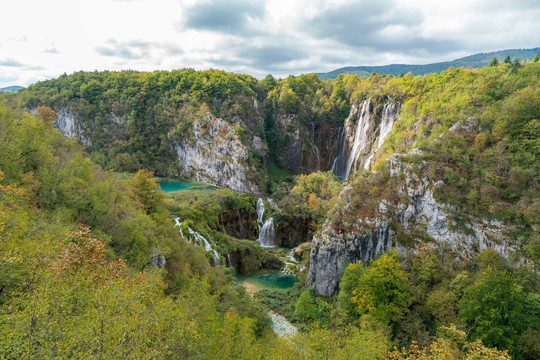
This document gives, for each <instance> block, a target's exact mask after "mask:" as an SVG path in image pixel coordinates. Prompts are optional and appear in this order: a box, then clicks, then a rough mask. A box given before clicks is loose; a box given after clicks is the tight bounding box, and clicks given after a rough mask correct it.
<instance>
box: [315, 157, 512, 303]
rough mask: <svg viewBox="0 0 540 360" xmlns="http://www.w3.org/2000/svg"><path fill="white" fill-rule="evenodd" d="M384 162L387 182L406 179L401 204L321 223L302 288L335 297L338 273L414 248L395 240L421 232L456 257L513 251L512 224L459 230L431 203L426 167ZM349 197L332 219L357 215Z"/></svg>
mask: <svg viewBox="0 0 540 360" xmlns="http://www.w3.org/2000/svg"><path fill="white" fill-rule="evenodd" d="M418 154H419V151H418V150H413V151H412V152H411V153H409V154H408V155H409V156H410V155H418ZM386 162H387V165H388V167H389V168H390V175H391V178H392V179H397V178H398V177H399V176H401V175H404V177H405V184H404V185H403V186H402V187H401V189H399V192H400V193H401V194H402V195H403V197H402V200H400V201H396V202H391V201H388V200H386V199H383V200H381V201H380V202H379V204H378V209H376V210H375V215H374V216H370V217H358V218H357V219H356V221H355V222H354V223H352V224H350V223H347V224H342V223H339V220H331V219H330V218H329V219H327V220H326V222H325V224H324V226H323V228H322V230H321V231H320V232H319V233H318V234H317V235H316V236H315V237H314V238H313V244H312V248H311V254H310V269H309V275H308V279H307V286H313V287H314V288H315V291H316V293H317V294H321V295H326V296H329V295H332V294H335V293H336V292H337V291H338V285H339V279H340V277H341V274H342V272H343V269H344V268H345V266H346V265H347V264H348V263H350V262H352V263H355V262H358V261H363V262H368V261H370V259H371V258H373V257H375V256H376V255H377V254H379V253H381V252H384V251H387V250H389V249H390V248H391V247H393V246H396V247H397V248H398V249H399V250H400V251H403V250H404V249H405V246H407V247H410V248H413V249H414V247H415V244H403V243H401V244H400V243H399V242H397V240H398V237H399V234H405V233H409V234H410V233H411V232H412V231H414V230H415V229H416V230H418V229H421V231H422V233H423V234H424V235H427V236H428V237H429V238H431V239H432V240H434V243H435V244H436V246H446V249H447V251H450V252H452V253H453V254H454V255H455V256H456V258H457V257H467V258H469V257H471V256H474V255H475V254H477V253H478V252H480V251H482V250H484V249H485V248H493V249H494V250H496V251H497V252H499V253H501V254H502V255H503V256H505V257H507V256H509V254H510V253H512V252H513V251H514V246H513V244H512V243H511V240H510V239H511V237H510V236H507V235H506V232H507V231H511V230H515V228H513V227H512V226H511V225H507V224H503V223H501V222H498V221H487V220H485V219H477V218H470V219H468V221H467V223H466V224H465V226H464V228H463V227H461V228H459V229H458V226H457V224H456V223H455V221H454V220H453V217H452V216H451V213H452V208H451V207H450V206H449V205H447V204H441V203H439V202H437V201H436V200H435V199H434V197H433V190H434V189H435V188H436V187H437V186H439V185H440V183H433V182H432V181H431V180H429V178H428V176H427V174H425V173H423V168H424V166H423V165H425V164H422V163H420V164H407V161H406V158H403V156H402V155H399V154H395V155H393V156H391V157H389V158H388V159H387V160H386ZM351 193H352V188H351V187H350V186H347V187H345V188H344V189H343V191H342V193H341V194H340V198H341V199H342V200H343V202H345V203H346V204H347V205H345V206H344V207H341V208H335V209H334V213H335V214H336V215H337V216H336V217H337V218H339V216H340V215H343V214H345V213H347V212H349V213H351V212H353V213H355V212H358V209H354V208H352V205H351V201H350V200H351ZM403 199H404V200H405V201H403ZM336 217H334V218H336ZM343 229H353V230H343Z"/></svg>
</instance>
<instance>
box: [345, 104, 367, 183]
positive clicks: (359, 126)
mask: <svg viewBox="0 0 540 360" xmlns="http://www.w3.org/2000/svg"><path fill="white" fill-rule="evenodd" d="M370 103H371V98H369V99H368V100H364V102H363V103H362V109H361V110H360V117H359V118H358V121H357V123H356V132H355V135H354V143H353V146H352V149H351V153H350V154H349V158H348V159H347V166H346V168H345V176H344V178H345V179H349V174H350V172H351V167H352V165H353V163H354V162H355V161H356V160H357V159H358V156H359V155H360V154H361V153H362V151H363V150H364V149H365V148H366V145H368V144H369V139H368V130H369V125H370V121H369V118H370V116H369V104H370Z"/></svg>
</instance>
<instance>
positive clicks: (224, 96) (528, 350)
mask: <svg viewBox="0 0 540 360" xmlns="http://www.w3.org/2000/svg"><path fill="white" fill-rule="evenodd" d="M539 84H540V63H539V62H538V61H537V60H536V61H534V60H533V61H528V62H520V61H508V62H493V63H492V65H491V66H489V67H486V68H483V69H474V70H466V69H463V68H457V69H454V68H450V69H448V70H445V71H442V72H441V73H440V74H430V75H424V76H413V75H412V74H410V73H409V74H404V75H402V76H389V75H378V74H372V75H370V76H369V77H367V78H360V77H358V76H355V75H340V76H338V77H337V79H335V80H322V79H320V78H318V77H317V76H316V75H315V74H311V75H301V76H298V77H294V76H290V77H288V78H285V79H275V78H273V77H272V76H271V75H269V76H267V77H266V78H264V79H263V80H257V79H255V78H253V77H251V76H247V75H238V74H230V73H226V72H223V71H218V70H208V71H201V72H198V71H194V70H190V69H184V70H177V71H171V72H165V71H159V72H153V73H142V72H135V71H122V72H108V71H107V72H78V73H74V74H72V75H63V76H61V77H59V78H57V79H53V80H48V81H44V82H40V83H37V84H35V85H32V86H30V87H29V88H28V89H25V90H22V91H21V92H19V93H17V94H6V95H2V96H3V98H2V99H0V148H1V154H0V353H1V354H3V356H4V357H5V358H9V359H16V358H24V357H50V358H133V359H140V358H149V359H150V358H171V359H174V358H182V359H195V358H204V359H215V358H223V359H238V358H246V359H247V358H250V359H252V358H268V359H273V358H277V359H297V358H305V359H312V358H320V359H380V358H386V359H435V358H443V359H455V358H457V359H459V358H463V359H465V358H468V359H473V358H474V359H495V358H497V359H507V358H510V357H512V358H515V359H537V358H538V357H539V356H540V342H539V339H540V322H539V319H540V297H539V293H538V288H539V285H540V279H539V277H538V269H539V266H540V237H539V227H540V198H539V194H540V191H539V190H540V189H539V180H540V179H539V176H540V175H539V174H540V169H539V166H540V159H539V152H540V136H539V135H540V125H539V124H540V122H539V121H540V120H539V119H540V85H539ZM367 99H370V101H371V104H372V105H371V106H372V111H373V113H374V114H375V113H381V111H382V109H383V108H384V107H385V106H386V105H387V104H389V103H396V104H399V109H400V113H399V119H398V120H397V121H396V122H395V124H394V126H393V127H392V129H391V132H390V133H389V135H388V137H387V138H386V140H385V141H384V143H383V144H381V146H380V147H379V148H377V149H376V150H375V152H374V153H373V154H372V155H373V157H372V163H373V166H372V168H371V171H367V170H363V169H360V170H358V171H355V172H354V173H353V174H352V175H351V176H350V177H349V178H348V179H346V180H347V181H344V182H342V181H340V180H339V179H338V178H337V177H336V176H335V175H334V174H333V173H332V172H331V171H330V170H331V169H332V163H333V161H334V158H335V156H336V153H337V150H336V149H337V146H338V142H339V140H338V138H339V133H340V131H343V127H344V124H345V122H346V119H347V117H348V114H349V113H350V112H351V107H352V106H353V105H358V104H360V103H361V102H363V101H364V100H367ZM29 112H32V113H34V114H35V115H31V114H30V113H29ZM66 114H67V115H66ZM206 114H210V115H211V116H212V117H214V118H219V119H222V120H223V121H225V122H226V123H227V124H229V125H230V126H229V127H230V130H228V131H229V132H226V133H225V132H224V133H223V134H218V135H216V136H217V137H222V138H223V139H225V141H227V140H230V141H233V140H234V141H236V139H238V140H239V141H240V143H241V144H242V146H244V147H245V148H246V149H247V150H246V151H247V152H248V156H247V157H246V160H245V162H246V163H247V165H246V168H248V166H250V167H253V169H254V171H253V172H252V173H248V174H247V175H246V176H247V177H249V178H250V179H253V181H254V182H255V183H256V184H257V185H258V186H259V189H260V192H261V193H266V194H267V196H265V198H272V199H273V200H272V201H275V203H276V205H275V206H274V205H272V204H271V203H270V200H269V199H266V200H264V204H265V206H266V215H265V216H267V217H269V216H272V217H273V220H274V222H275V226H276V233H277V235H276V236H278V237H282V238H283V239H286V241H287V245H298V243H299V242H303V243H304V242H308V241H310V240H311V239H313V238H314V237H316V236H318V235H320V234H321V232H322V231H323V229H324V228H325V227H331V228H332V230H333V231H335V232H337V233H354V232H355V231H359V230H358V228H357V227H358V224H359V219H370V218H374V217H375V214H377V212H378V211H380V204H381V203H383V204H390V203H392V202H399V201H402V202H406V201H407V200H406V199H405V197H406V194H404V193H403V191H401V189H402V186H404V184H406V183H407V182H409V181H411V180H410V178H407V176H406V174H405V173H404V172H401V173H399V174H398V175H395V174H394V173H395V167H394V168H393V167H392V166H394V165H395V164H396V163H397V160H396V159H398V160H399V162H401V163H403V164H405V165H404V166H405V167H406V168H407V169H408V171H409V175H410V174H411V173H412V174H414V176H416V180H415V181H417V182H421V179H427V180H429V181H430V182H431V183H436V184H437V186H436V187H433V196H434V199H435V200H436V201H438V202H440V203H441V204H444V205H445V208H446V211H448V213H449V214H450V217H451V218H452V221H453V224H454V227H455V229H452V230H456V231H462V232H464V233H467V232H470V231H471V227H470V224H471V223H472V222H473V220H475V219H482V220H485V222H488V223H492V222H496V223H501V224H504V226H505V231H506V232H505V235H504V236H505V241H508V242H509V243H511V244H512V246H513V247H514V248H515V249H516V251H514V252H513V253H512V254H511V256H508V257H505V256H502V255H501V254H500V253H497V252H496V251H494V250H492V249H491V248H487V249H485V250H483V251H477V252H476V253H475V254H473V255H471V256H465V254H459V253H457V252H455V251H451V250H450V249H449V248H448V247H447V245H445V244H444V243H438V242H437V241H436V239H434V238H433V237H432V236H429V235H428V234H427V231H426V229H425V228H422V226H413V227H410V228H408V229H407V230H406V231H402V230H400V229H399V228H398V227H396V226H394V225H396V224H392V226H394V227H393V231H394V233H395V243H396V245H397V247H398V248H399V251H397V250H396V249H392V250H390V251H388V252H386V253H380V254H378V255H377V256H375V257H374V258H373V259H370V260H369V261H367V262H364V261H358V262H354V263H350V264H348V265H347V266H346V267H345V270H344V271H343V274H342V277H341V279H340V282H339V291H338V292H337V294H336V295H333V296H330V297H325V296H321V295H317V294H316V293H315V292H314V291H313V289H311V288H307V289H306V288H305V284H306V276H307V269H308V268H309V266H310V255H309V244H300V246H299V247H298V248H295V251H296V249H298V257H297V258H298V262H299V263H298V266H297V279H298V282H297V283H296V285H295V286H294V287H293V288H291V289H287V290H261V291H259V292H257V293H255V294H251V296H250V295H248V294H247V293H246V291H245V290H244V289H243V288H242V287H241V286H236V285H234V284H233V282H232V281H231V278H232V275H233V274H232V273H234V272H235V271H236V272H239V273H249V272H252V271H254V270H258V269H261V268H272V267H274V268H275V267H278V268H279V267H281V266H282V265H283V263H282V261H281V260H280V258H279V255H280V254H279V250H265V249H262V248H261V247H260V246H259V245H257V244H256V242H255V241H253V240H255V239H256V237H257V233H258V232H259V231H260V229H258V216H259V213H258V212H259V209H258V200H259V199H258V198H257V197H255V196H253V195H250V194H245V193H237V192H233V191H230V190H227V189H218V190H216V191H197V190H193V191H183V192H177V193H172V194H171V195H167V196H165V195H164V194H163V193H162V192H160V191H159V190H158V188H159V185H158V183H157V182H156V179H155V178H154V177H153V176H154V175H158V176H169V177H175V176H177V174H178V169H179V167H180V165H181V164H180V163H179V160H178V158H177V151H176V148H175V146H176V144H178V143H183V144H185V143H190V142H194V141H195V142H196V139H198V138H197V136H199V135H197V134H196V133H195V130H196V129H199V128H198V127H197V126H194V124H195V123H200V124H201V125H200V128H201V129H202V130H200V131H211V130H207V129H206V128H205V126H206V127H208V128H210V127H211V126H210V125H211V123H210V125H208V124H207V123H205V122H204V121H201V118H205V117H206V118H207V119H209V120H207V121H208V122H211V121H214V123H217V120H213V119H214V118H212V117H207V115H206ZM70 116H72V118H73V119H76V120H77V123H76V133H75V134H70V135H71V138H69V137H65V136H64V135H63V134H62V133H61V132H60V131H58V129H56V127H55V122H56V124H57V125H58V119H61V118H62V119H70ZM467 119H469V120H467ZM456 124H457V125H456ZM58 127H60V128H61V126H58ZM223 128H224V127H223ZM64 130H65V129H64ZM197 131H199V130H197ZM64 133H65V131H64ZM197 141H200V140H197ZM240 143H239V144H240ZM297 145H298V146H297ZM295 146H297V148H298V152H296V153H293V154H292V155H291V153H290V152H287V151H288V149H290V148H291V147H295ZM413 149H416V150H415V151H413V152H411V150H413ZM315 150H316V151H315ZM216 152H217V151H216ZM298 154H300V155H301V156H302V161H300V162H299V164H297V165H295V166H292V165H291V163H290V162H291V159H292V158H294V157H295V156H296V155H298ZM399 154H401V155H399ZM315 155H316V157H315ZM315 158H316V159H317V160H318V162H317V161H315ZM295 161H296V160H295ZM312 170H313V171H312ZM317 170H318V171H317ZM411 176H412V175H411ZM173 216H177V217H178V218H181V219H182V224H181V226H180V227H178V226H175V220H174V219H175V218H173ZM237 219H241V221H240V220H237ZM188 231H197V232H198V233H200V234H205V236H208V238H209V239H212V241H214V242H215V244H216V247H217V249H218V250H219V251H220V253H221V254H229V256H230V255H231V254H232V259H229V267H227V264H226V263H222V264H218V263H216V261H215V260H213V256H212V254H211V253H210V252H205V251H204V250H203V248H202V247H200V246H195V245H194V244H191V243H189V242H188V241H187V238H185V237H184V234H185V233H188ZM298 239H300V240H298ZM491 240H492V241H493V242H497V239H491ZM284 244H285V240H284ZM306 249H307V250H306ZM159 257H163V259H164V260H165V265H164V266H163V267H161V268H160V266H157V264H158V263H159V261H157V260H156V259H158V258H159ZM231 262H233V263H234V264H232V265H233V266H231ZM212 264H213V265H215V266H211V265H212ZM302 268H303V269H305V270H304V271H301V270H300V269H302ZM270 310H272V311H274V312H277V313H280V314H282V315H285V316H286V317H287V318H288V319H289V320H290V321H291V322H293V323H294V324H296V326H297V327H298V328H299V333H298V334H297V335H296V336H295V337H291V338H289V339H281V338H277V337H276V336H275V335H274V333H273V332H272V331H271V328H270V324H271V321H270V318H269V317H268V316H267V315H266V314H267V312H268V311H270Z"/></svg>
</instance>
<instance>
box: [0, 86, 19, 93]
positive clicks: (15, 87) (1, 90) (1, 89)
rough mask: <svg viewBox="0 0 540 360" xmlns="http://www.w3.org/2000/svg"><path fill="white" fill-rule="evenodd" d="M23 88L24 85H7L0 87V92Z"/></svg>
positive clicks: (15, 90)
mask: <svg viewBox="0 0 540 360" xmlns="http://www.w3.org/2000/svg"><path fill="white" fill-rule="evenodd" d="M22 89H24V86H8V87H3V88H0V92H17V91H19V90H22Z"/></svg>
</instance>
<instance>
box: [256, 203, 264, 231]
mask: <svg viewBox="0 0 540 360" xmlns="http://www.w3.org/2000/svg"><path fill="white" fill-rule="evenodd" d="M264 210H265V209H264V200H263V199H262V198H259V200H257V225H258V226H259V232H260V231H261V226H262V224H263V217H264Z"/></svg>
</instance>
